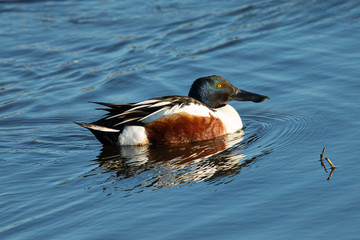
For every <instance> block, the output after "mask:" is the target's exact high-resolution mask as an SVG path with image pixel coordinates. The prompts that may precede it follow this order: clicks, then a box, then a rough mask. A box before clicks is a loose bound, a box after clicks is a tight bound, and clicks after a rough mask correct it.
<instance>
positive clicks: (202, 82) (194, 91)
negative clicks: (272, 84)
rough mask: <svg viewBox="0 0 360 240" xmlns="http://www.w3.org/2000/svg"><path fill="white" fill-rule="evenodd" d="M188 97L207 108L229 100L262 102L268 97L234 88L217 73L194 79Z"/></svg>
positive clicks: (222, 104) (220, 105) (215, 106)
mask: <svg viewBox="0 0 360 240" xmlns="http://www.w3.org/2000/svg"><path fill="white" fill-rule="evenodd" d="M189 97H192V98H195V99H196V100H199V101H200V102H202V103H204V104H205V105H206V106H208V107H209V108H218V107H222V106H224V104H225V103H226V102H229V101H231V100H235V101H253V102H262V101H265V100H268V99H269V97H267V96H263V95H260V94H256V93H251V92H247V91H245V90H242V89H239V88H236V87H234V86H233V85H232V84H231V83H230V82H229V81H228V80H226V79H225V78H223V77H221V76H218V75H213V76H207V77H202V78H198V79H196V80H195V81H194V83H193V84H192V86H191V88H190V91H189Z"/></svg>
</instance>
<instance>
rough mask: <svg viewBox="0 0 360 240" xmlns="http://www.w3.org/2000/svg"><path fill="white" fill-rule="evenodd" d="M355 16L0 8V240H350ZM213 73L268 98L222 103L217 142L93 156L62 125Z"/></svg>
mask: <svg viewBox="0 0 360 240" xmlns="http://www.w3.org/2000/svg"><path fill="white" fill-rule="evenodd" d="M359 12H360V5H359V4H358V2H357V1H340V0H339V1H333V0H330V1H316V0H314V1H306V2H303V1H295V0H292V1H265V0H260V1H256V2H254V1H226V2H222V1H217V2H216V1H214V2H208V1H206V2H205V1H200V2H199V1H193V0H188V1H181V2H177V1H162V0H160V1H136V2H134V1H121V2H119V1H113V0H108V1H86V2H80V1H0V22H1V28H0V33H1V37H0V44H1V47H2V48H1V49H2V50H1V53H0V67H1V71H0V132H1V140H0V164H1V168H0V186H1V193H0V203H1V205H0V206H1V213H0V237H1V239H185V238H190V239H219V238H224V239H265V238H266V239H290V238H291V239H359V234H360V228H359V223H360V207H359V199H360V192H359V189H360V181H359V180H360V177H359V174H358V172H359V168H360V164H359V161H358V156H359V153H360V151H359V149H360V148H359V147H360V144H359V143H360V137H359V130H360V124H359V120H358V119H359V118H360V111H359V107H358V103H359V100H358V94H359V91H360V82H359V76H360V68H359V64H360V57H359V50H358V49H359V47H358V45H359V39H360V15H359ZM211 74H219V75H222V76H224V77H225V78H227V79H228V80H230V81H231V82H232V83H233V84H234V85H235V86H237V87H240V88H243V89H246V90H249V91H252V92H256V93H260V94H264V95H268V96H270V98H271V100H270V101H267V102H264V103H259V104H254V103H245V102H233V103H231V104H232V106H234V107H235V109H236V110H237V111H238V112H239V113H240V115H241V116H242V119H243V121H244V123H245V128H244V131H243V132H239V133H236V134H234V135H231V136H229V137H228V138H227V139H215V140H210V141H206V142H202V143H196V144H188V145H179V146H169V147H151V148H147V147H142V148H134V147H123V148H103V147H102V146H101V144H100V143H98V142H97V141H96V139H95V138H94V137H93V136H92V135H91V133H90V132H88V131H87V130H85V129H83V128H81V127H79V126H77V125H75V124H73V122H74V121H85V122H90V121H93V120H96V119H98V118H100V117H101V114H102V113H101V112H100V111H94V110H93V108H94V107H95V106H94V105H93V104H90V103H88V101H103V102H113V103H127V102H136V101H140V100H145V99H147V98H150V97H155V96H162V95H172V94H176V95H179V94H183V95H186V94H187V92H188V89H189V86H190V85H191V83H192V81H193V80H194V79H196V78H198V77H201V76H206V75H211ZM323 147H326V151H325V156H326V157H328V158H330V159H331V160H332V162H333V163H334V164H335V165H336V167H337V168H336V169H335V170H334V171H333V173H332V175H331V176H330V172H331V171H330V170H331V169H328V171H327V172H326V171H325V170H324V168H323V167H322V166H321V163H320V161H319V155H320V154H321V152H322V149H323ZM325 164H326V166H327V168H329V165H328V164H327V163H325ZM329 178H330V179H329ZM328 179H329V180H328Z"/></svg>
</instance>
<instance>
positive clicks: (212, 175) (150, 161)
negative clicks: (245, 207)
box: [86, 131, 267, 191]
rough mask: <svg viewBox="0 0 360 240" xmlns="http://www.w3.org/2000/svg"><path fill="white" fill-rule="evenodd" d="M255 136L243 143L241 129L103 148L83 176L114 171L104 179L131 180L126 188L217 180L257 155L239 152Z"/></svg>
mask: <svg viewBox="0 0 360 240" xmlns="http://www.w3.org/2000/svg"><path fill="white" fill-rule="evenodd" d="M256 138H257V137H256V136H255V137H254V136H252V137H250V138H248V140H249V141H246V142H244V141H243V139H244V133H243V132H242V131H241V132H238V133H236V134H232V135H228V136H223V137H219V138H216V139H212V140H209V141H202V142H197V143H191V144H181V145H179V144H178V145H170V146H137V147H136V146H117V147H116V146H111V147H110V146H108V147H103V149H102V150H101V152H100V155H99V156H98V158H97V159H96V161H98V162H99V166H98V167H97V168H95V169H93V170H92V171H91V173H89V174H87V175H86V176H87V177H88V176H93V175H98V174H109V173H116V176H111V177H110V178H108V179H107V180H105V181H106V182H108V181H111V182H113V181H120V180H122V181H126V180H130V179H131V184H130V186H129V185H128V186H127V189H124V190H126V191H131V190H135V189H138V190H140V191H142V190H143V188H155V189H159V188H162V187H172V186H178V185H180V184H184V183H191V182H201V181H205V180H206V181H217V180H218V179H221V178H223V177H231V176H234V175H236V174H238V173H239V172H240V170H241V168H242V167H244V166H247V165H248V164H250V163H251V162H253V161H254V160H255V159H256V158H257V157H252V158H250V159H249V158H247V159H245V155H243V154H242V151H243V149H244V148H245V146H246V145H248V144H251V142H253V139H256ZM263 154H264V153H263ZM263 154H261V155H263ZM265 154H267V153H265ZM261 155H260V156H261ZM110 175H111V174H110ZM134 177H135V178H134Z"/></svg>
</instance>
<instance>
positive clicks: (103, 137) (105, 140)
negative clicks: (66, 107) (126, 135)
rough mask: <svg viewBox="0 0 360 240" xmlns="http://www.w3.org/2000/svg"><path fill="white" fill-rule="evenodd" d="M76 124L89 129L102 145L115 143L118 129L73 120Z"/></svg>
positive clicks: (118, 133)
mask: <svg viewBox="0 0 360 240" xmlns="http://www.w3.org/2000/svg"><path fill="white" fill-rule="evenodd" d="M75 123H76V124H78V125H80V126H82V127H84V128H87V129H89V130H90V131H91V132H92V133H93V134H94V135H95V137H96V138H97V139H98V140H99V141H100V142H101V143H102V144H103V145H108V146H109V145H117V143H118V138H119V135H120V130H118V129H113V128H108V127H103V126H99V125H95V124H92V123H83V122H75Z"/></svg>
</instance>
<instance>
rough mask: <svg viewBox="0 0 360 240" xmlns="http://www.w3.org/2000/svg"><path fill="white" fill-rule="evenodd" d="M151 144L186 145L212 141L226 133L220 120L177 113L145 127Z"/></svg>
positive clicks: (212, 117)
mask: <svg viewBox="0 0 360 240" xmlns="http://www.w3.org/2000/svg"><path fill="white" fill-rule="evenodd" d="M145 129H146V135H147V137H148V139H149V142H150V143H186V142H196V141H202V140H206V139H212V138H215V137H217V136H221V135H224V134H225V133H226V129H225V126H224V125H223V124H222V122H221V121H220V119H218V118H215V117H214V116H212V115H210V114H209V117H200V116H193V115H190V114H188V113H177V114H173V115H171V116H168V117H164V118H161V119H159V120H157V121H154V122H151V123H147V124H146V125H145Z"/></svg>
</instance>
